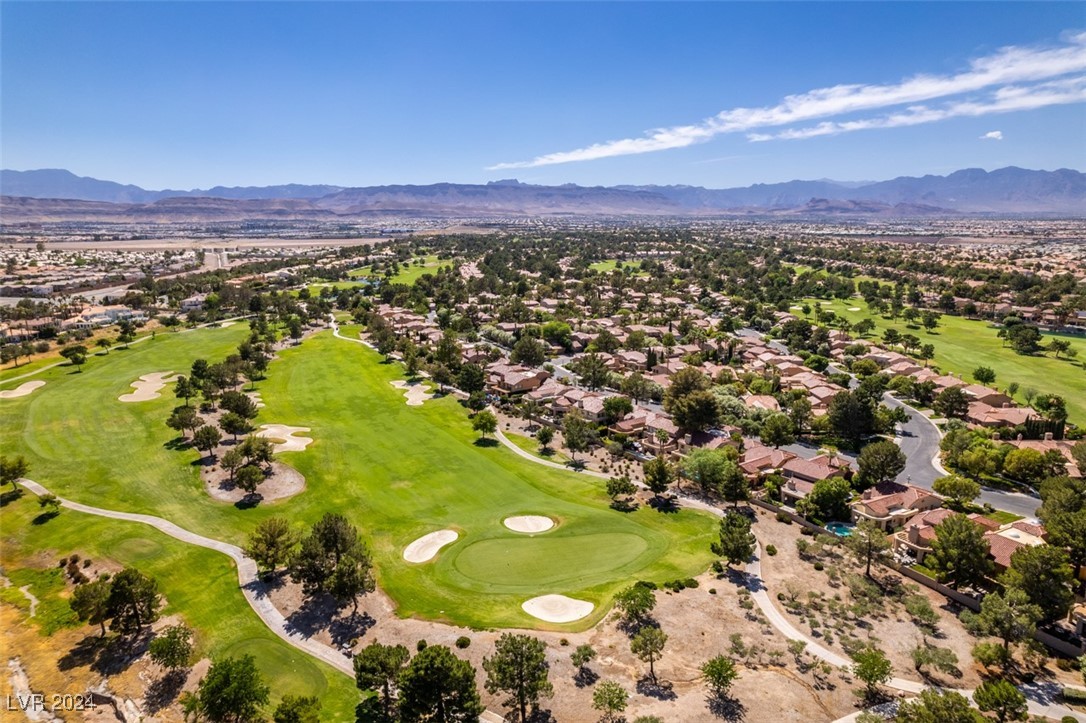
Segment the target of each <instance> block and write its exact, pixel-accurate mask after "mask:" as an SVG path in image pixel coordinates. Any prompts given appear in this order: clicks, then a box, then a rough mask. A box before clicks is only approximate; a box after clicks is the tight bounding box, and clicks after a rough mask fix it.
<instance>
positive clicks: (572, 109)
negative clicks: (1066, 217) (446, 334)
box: [0, 1, 1086, 188]
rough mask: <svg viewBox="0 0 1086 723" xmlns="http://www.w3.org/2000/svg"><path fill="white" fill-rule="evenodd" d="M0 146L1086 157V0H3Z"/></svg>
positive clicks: (901, 169)
mask: <svg viewBox="0 0 1086 723" xmlns="http://www.w3.org/2000/svg"><path fill="white" fill-rule="evenodd" d="M0 21H2V29H0V32H2V35H0V61H2V66H0V73H2V77H0V80H2V86H0V102H2V105H0V124H2V125H0V152H2V164H3V166H4V167H5V168H16V169H30V168H68V169H70V170H72V171H73V172H76V173H78V174H80V175H89V176H94V177H97V178H105V179H109V180H116V181H120V182H125V183H135V184H138V185H140V186H143V187H145V188H193V187H208V186H211V185H216V184H223V185H267V184H274V183H286V182H298V183H332V184H340V185H376V184H385V183H433V182H439V181H454V182H466V183H479V182H486V181H490V180H497V179H500V178H510V177H516V178H519V179H520V180H522V181H526V182H533V183H543V184H558V183H579V184H584V185H597V184H600V185H613V184H622V183H636V184H641V183H688V184H696V185H704V186H709V187H717V188H721V187H729V186H737V185H747V184H750V183H762V182H776V181H784V180H790V179H793V178H805V179H809V178H836V179H840V180H881V179H885V178H891V177H894V176H898V175H922V174H925V173H936V174H944V173H947V172H950V171H953V170H956V169H959V168H965V167H981V168H987V169H993V168H999V167H1002V166H1006V165H1018V166H1023V167H1027V168H1043V169H1055V168H1060V167H1069V168H1076V169H1079V170H1084V169H1086V3H1081V2H1079V3H1044V2H1030V3H1006V2H995V3H988V2H966V3H942V2H940V3H924V2H905V3H860V2H849V3H817V2H801V3H769V2H765V3H734V4H732V3H689V4H685V3H681V4H680V3H666V4H664V3H661V4H655V3H617V2H616V3H601V4H587V3H577V2H562V3H498V2H493V3H454V2H444V3H433V4H430V3H411V4H408V3H393V4H383V3H348V2H338V3H315V2H308V3H287V2H278V3H269V4H263V3H255V2H234V3H224V4H219V3H213V2H188V3H166V2H147V3H119V2H116V3H93V2H81V3H74V4H68V3H29V2H10V1H8V2H3V3H2V4H0Z"/></svg>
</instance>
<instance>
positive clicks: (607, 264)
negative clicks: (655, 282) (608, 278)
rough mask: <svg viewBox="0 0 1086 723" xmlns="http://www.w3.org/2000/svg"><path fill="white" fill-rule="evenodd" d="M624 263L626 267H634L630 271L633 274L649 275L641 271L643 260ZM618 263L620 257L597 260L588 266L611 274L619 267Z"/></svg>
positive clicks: (602, 272)
mask: <svg viewBox="0 0 1086 723" xmlns="http://www.w3.org/2000/svg"><path fill="white" fill-rule="evenodd" d="M623 264H624V268H630V269H632V271H631V272H630V273H631V274H632V275H634V276H648V273H647V272H645V271H641V266H640V264H641V262H640V261H626V262H623ZM618 265H619V260H618V259H607V260H606V261H597V262H596V263H594V264H589V265H588V268H590V269H592V270H594V271H598V272H600V273H601V274H609V273H611V272H612V271H614V270H615V269H617V268H618Z"/></svg>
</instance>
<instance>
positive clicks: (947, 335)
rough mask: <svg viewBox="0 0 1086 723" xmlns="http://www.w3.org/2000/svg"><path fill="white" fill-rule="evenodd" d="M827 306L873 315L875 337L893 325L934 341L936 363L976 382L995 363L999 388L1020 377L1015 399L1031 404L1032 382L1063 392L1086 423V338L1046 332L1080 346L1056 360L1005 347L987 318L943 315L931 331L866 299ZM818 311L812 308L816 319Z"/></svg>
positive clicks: (1074, 417)
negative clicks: (980, 370) (878, 311)
mask: <svg viewBox="0 0 1086 723" xmlns="http://www.w3.org/2000/svg"><path fill="white" fill-rule="evenodd" d="M816 301H819V300H818V299H804V300H803V301H798V302H796V305H802V304H804V303H808V304H810V305H811V307H812V308H813V307H814V304H815V302H816ZM856 307H859V309H860V311H849V309H851V308H856ZM822 308H823V309H825V310H827V311H833V312H834V313H835V314H837V315H838V316H843V317H844V318H846V319H848V320H849V321H850V322H852V323H856V322H857V321H859V320H860V319H865V318H870V319H871V320H872V321H873V322H875V326H876V327H877V329H878V331H877V332H875V334H873V335H872V336H871V337H870V338H872V339H875V338H877V337H881V336H882V332H883V331H884V330H885V329H888V328H890V327H893V328H895V329H897V330H898V331H900V332H901V333H903V334H905V333H909V334H915V335H916V336H918V337H920V340H921V341H922V342H923V343H925V344H928V343H930V344H934V345H935V358H934V359H933V360H932V362H933V363H934V364H936V365H937V366H938V367H939V368H940V369H942V370H943V371H945V372H952V373H955V374H960V375H962V378H963V379H965V380H966V382H968V383H972V380H973V370H975V369H976V368H977V367H979V366H987V367H991V368H992V370H993V371H995V373H996V381H995V386H997V387H999V388H1000V389H1005V388H1006V386H1007V385H1008V384H1010V383H1011V382H1018V384H1019V390H1018V394H1017V395H1016V400H1017V401H1018V402H1019V403H1020V404H1025V403H1026V399H1025V396H1024V395H1023V392H1024V391H1025V390H1026V389H1027V388H1030V387H1032V388H1033V389H1035V390H1036V391H1037V392H1040V393H1046V392H1047V393H1050V394H1060V395H1062V396H1063V398H1064V399H1065V400H1066V401H1067V412H1068V415H1069V418H1070V420H1071V421H1072V422H1075V423H1076V424H1080V425H1082V424H1086V369H1083V364H1084V363H1086V339H1084V338H1082V337H1077V336H1067V335H1062V334H1061V335H1057V334H1045V335H1044V337H1045V342H1043V343H1047V341H1048V340H1050V339H1052V338H1055V337H1060V338H1064V339H1067V340H1069V341H1070V342H1071V346H1072V347H1073V348H1075V349H1078V358H1077V359H1075V360H1068V359H1065V358H1060V359H1056V358H1055V356H1053V355H1051V354H1048V355H1044V354H1037V355H1035V356H1022V355H1021V354H1017V353H1015V351H1014V350H1013V349H1011V348H1010V347H1004V346H1003V341H1002V340H1001V339H1000V338H999V337H997V336H996V333H997V332H998V329H997V328H995V327H993V326H991V325H989V324H988V323H987V322H984V321H977V320H973V319H966V318H963V317H960V316H943V317H942V319H941V320H940V322H939V327H938V328H937V329H936V330H935V332H934V333H932V334H929V333H928V332H927V331H925V330H924V329H923V328H919V329H910V328H908V327H907V326H906V325H905V320H904V319H898V320H897V321H891V320H890V319H886V318H884V317H882V316H879V315H872V314H871V313H870V312H869V311H868V310H867V305H866V304H865V303H864V302H863V301H862V300H861V299H848V300H840V299H836V300H834V301H832V302H826V301H824V300H823V301H822ZM793 311H794V313H796V315H797V316H800V317H802V316H803V312H802V311H798V310H793ZM813 316H814V315H813V313H812V315H811V318H812V319H813Z"/></svg>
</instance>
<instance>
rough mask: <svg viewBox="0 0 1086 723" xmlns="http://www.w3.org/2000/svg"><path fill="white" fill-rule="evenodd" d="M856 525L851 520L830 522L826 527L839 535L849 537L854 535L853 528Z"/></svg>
mask: <svg viewBox="0 0 1086 723" xmlns="http://www.w3.org/2000/svg"><path fill="white" fill-rule="evenodd" d="M855 526H856V525H854V524H852V523H851V522H830V523H829V524H827V525H826V529H827V530H829V531H830V532H832V533H833V534H835V535H837V536H838V537H849V536H850V535H852V528H853V527H855Z"/></svg>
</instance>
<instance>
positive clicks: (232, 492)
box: [200, 462, 305, 504]
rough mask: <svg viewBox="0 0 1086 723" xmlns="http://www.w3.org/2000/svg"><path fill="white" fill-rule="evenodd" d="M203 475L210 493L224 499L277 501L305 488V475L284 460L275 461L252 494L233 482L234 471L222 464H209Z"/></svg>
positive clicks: (214, 496) (299, 492) (205, 485)
mask: <svg viewBox="0 0 1086 723" xmlns="http://www.w3.org/2000/svg"><path fill="white" fill-rule="evenodd" d="M200 476H201V477H202V478H203V480H204V489H206V490H207V493H208V494H209V495H211V497H212V498H214V499H216V500H219V501H220V502H230V503H235V504H236V503H238V502H242V501H247V502H252V501H261V502H274V501H275V500H282V499H286V498H288V497H293V496H294V495H298V494H301V493H302V492H305V476H304V475H303V474H302V473H301V472H299V471H298V470H296V469H294V468H293V467H291V466H290V465H287V464H283V463H282V462H272V463H271V472H270V473H269V474H266V475H265V477H264V481H263V482H261V483H260V485H259V486H258V487H257V488H256V492H255V493H253V494H252V495H250V494H249V493H248V492H246V491H245V490H243V489H241V488H240V487H237V486H236V485H235V484H234V483H233V482H231V481H230V475H229V474H228V473H227V472H226V470H224V469H223V468H222V467H212V466H211V465H205V466H203V467H202V468H201V472H200Z"/></svg>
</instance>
